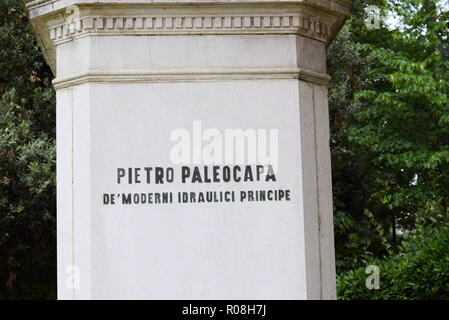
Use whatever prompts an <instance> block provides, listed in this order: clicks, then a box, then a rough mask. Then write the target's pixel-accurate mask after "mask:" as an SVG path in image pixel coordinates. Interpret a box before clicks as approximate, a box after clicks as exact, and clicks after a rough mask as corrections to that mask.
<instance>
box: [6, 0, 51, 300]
mask: <svg viewBox="0 0 449 320" xmlns="http://www.w3.org/2000/svg"><path fill="white" fill-rule="evenodd" d="M51 79H52V74H51V71H50V69H49V67H48V66H47V65H46V63H45V61H44V59H43V57H42V55H41V53H40V51H39V49H38V47H37V42H36V40H35V37H34V35H33V32H32V30H31V27H30V24H29V21H28V19H27V16H26V15H25V11H24V9H23V6H22V4H21V2H20V1H16V0H1V1H0V298H1V299H24V298H25V299H44V298H55V296H56V284H55V283H56V241H55V211H56V209H55V206H56V202H55V194H56V191H55V98H54V90H53V89H52V87H51Z"/></svg>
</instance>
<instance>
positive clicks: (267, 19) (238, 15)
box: [24, 0, 351, 71]
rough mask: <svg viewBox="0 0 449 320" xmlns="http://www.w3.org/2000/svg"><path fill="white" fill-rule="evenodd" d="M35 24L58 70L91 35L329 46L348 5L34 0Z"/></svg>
mask: <svg viewBox="0 0 449 320" xmlns="http://www.w3.org/2000/svg"><path fill="white" fill-rule="evenodd" d="M24 1H25V2H26V6H27V8H28V11H29V15H30V18H31V22H32V24H33V26H34V29H35V31H36V33H37V37H38V39H39V42H40V45H41V48H42V49H43V52H44V55H45V58H46V60H47V62H48V63H49V64H50V66H51V67H52V69H53V71H55V68H56V67H55V66H56V58H55V52H56V46H58V45H60V44H62V43H64V42H67V41H73V40H76V39H79V38H82V37H86V36H135V35H137V36H142V35H164V36H165V35H203V34H209V35H210V34H297V35H302V36H305V37H309V38H313V39H316V40H319V41H322V42H325V43H327V44H329V43H330V42H331V41H332V40H333V38H334V37H335V35H336V34H337V33H338V31H339V29H340V28H341V26H342V24H343V23H344V21H345V19H346V18H347V16H348V15H349V10H350V5H351V2H350V1H348V0H303V1H292V0H278V1H264V0H245V1H242V0H220V1H213V0H209V1H195V0H187V1H183V0H176V1H175V0H151V1H149V0H131V1H129V0H31V1H27V0H24Z"/></svg>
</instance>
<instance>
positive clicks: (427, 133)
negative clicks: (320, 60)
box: [328, 0, 449, 273]
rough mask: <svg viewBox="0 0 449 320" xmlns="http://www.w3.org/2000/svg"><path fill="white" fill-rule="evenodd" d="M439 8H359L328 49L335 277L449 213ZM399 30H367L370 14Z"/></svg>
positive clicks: (433, 4) (447, 92) (422, 1)
mask: <svg viewBox="0 0 449 320" xmlns="http://www.w3.org/2000/svg"><path fill="white" fill-rule="evenodd" d="M439 3H440V1H436V0H401V1H399V0H398V1H396V0H394V1H370V3H367V2H365V1H355V4H354V10H353V11H354V12H353V16H352V18H351V20H350V21H348V23H347V24H346V26H345V27H344V29H343V30H342V32H341V33H340V36H339V37H338V38H337V39H336V41H335V42H334V44H333V45H332V46H331V48H330V50H329V61H328V64H329V73H330V74H331V76H332V78H333V82H331V86H330V90H329V95H330V97H329V101H330V115H331V127H332V132H331V134H332V140H331V149H332V161H333V162H332V165H333V167H332V169H333V185H334V212H335V240H336V251H337V270H338V272H339V273H342V272H345V271H348V270H353V269H355V268H358V267H361V266H366V264H367V261H370V260H372V259H381V258H383V257H385V256H389V255H392V254H394V253H395V252H398V251H400V250H401V247H397V245H398V244H399V243H400V241H401V239H400V237H399V236H397V234H396V232H397V230H398V229H399V230H403V231H406V232H407V231H413V230H414V229H415V227H416V226H417V225H418V224H437V223H438V221H441V220H443V219H444V217H445V216H447V214H448V213H449V194H448V192H447V190H448V189H447V186H448V185H449V152H448V151H449V126H448V125H447V124H448V122H447V120H448V119H449V62H448V57H449V42H448V41H449V40H448V39H449V24H448V23H447V21H449V19H448V18H449V15H448V13H447V12H444V11H442V10H440V9H438V5H439ZM373 4H374V5H377V6H379V7H380V8H381V11H382V12H383V13H384V14H385V13H390V14H393V13H394V14H395V16H396V17H397V21H400V27H399V28H396V29H394V28H393V29H388V28H387V27H386V26H385V25H383V26H382V27H381V28H380V29H371V30H370V29H368V28H367V27H366V25H365V19H366V12H365V11H364V9H365V7H366V6H367V5H373Z"/></svg>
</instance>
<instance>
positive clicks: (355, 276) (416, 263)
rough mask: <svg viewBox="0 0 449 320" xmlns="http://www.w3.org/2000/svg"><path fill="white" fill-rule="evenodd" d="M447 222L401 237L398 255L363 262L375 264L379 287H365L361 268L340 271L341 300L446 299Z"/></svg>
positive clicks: (448, 294)
mask: <svg viewBox="0 0 449 320" xmlns="http://www.w3.org/2000/svg"><path fill="white" fill-rule="evenodd" d="M448 247H449V224H447V223H446V224H442V225H440V226H439V227H435V226H432V227H429V226H427V227H426V228H423V229H422V230H419V231H418V232H417V233H415V234H409V235H407V236H406V237H405V239H404V242H403V245H401V247H400V250H399V252H400V253H398V254H396V255H392V256H390V257H389V258H387V259H385V260H383V261H381V260H372V261H369V262H368V264H367V265H376V266H378V267H379V274H380V285H379V289H371V290H368V289H367V288H366V285H365V281H366V278H367V277H368V276H369V275H370V274H371V273H368V274H367V273H366V272H365V268H359V269H356V270H354V271H348V272H346V273H343V274H341V275H340V276H339V277H338V280H337V286H338V296H339V299H342V300H349V299H351V300H353V299H357V300H371V299H374V300H386V299H394V300H402V299H407V300H410V299H417V300H424V299H438V300H439V299H449V251H448V250H447V248H448Z"/></svg>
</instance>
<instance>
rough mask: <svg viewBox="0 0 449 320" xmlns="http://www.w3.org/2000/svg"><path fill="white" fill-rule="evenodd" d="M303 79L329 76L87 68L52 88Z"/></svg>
mask: <svg viewBox="0 0 449 320" xmlns="http://www.w3.org/2000/svg"><path fill="white" fill-rule="evenodd" d="M273 79H284V80H293V79H296V80H304V81H307V82H310V83H315V84H318V85H323V86H325V85H327V83H328V82H329V80H330V76H329V75H327V74H324V73H318V72H314V71H310V70H305V69H299V68H274V69H241V68H239V69H236V70H233V69H221V70H220V69H212V70H197V69H192V70H182V71H164V70H152V71H151V72H150V71H147V72H142V71H129V70H126V71H125V70H111V71H100V70H99V71H89V72H84V73H79V74H75V75H72V76H69V77H66V78H56V79H54V80H53V85H54V87H55V89H64V88H67V87H72V86H75V85H79V84H83V83H86V82H97V83H125V82H183V81H186V80H187V81H227V80H229V81H235V80H261V81H263V80H273Z"/></svg>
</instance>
